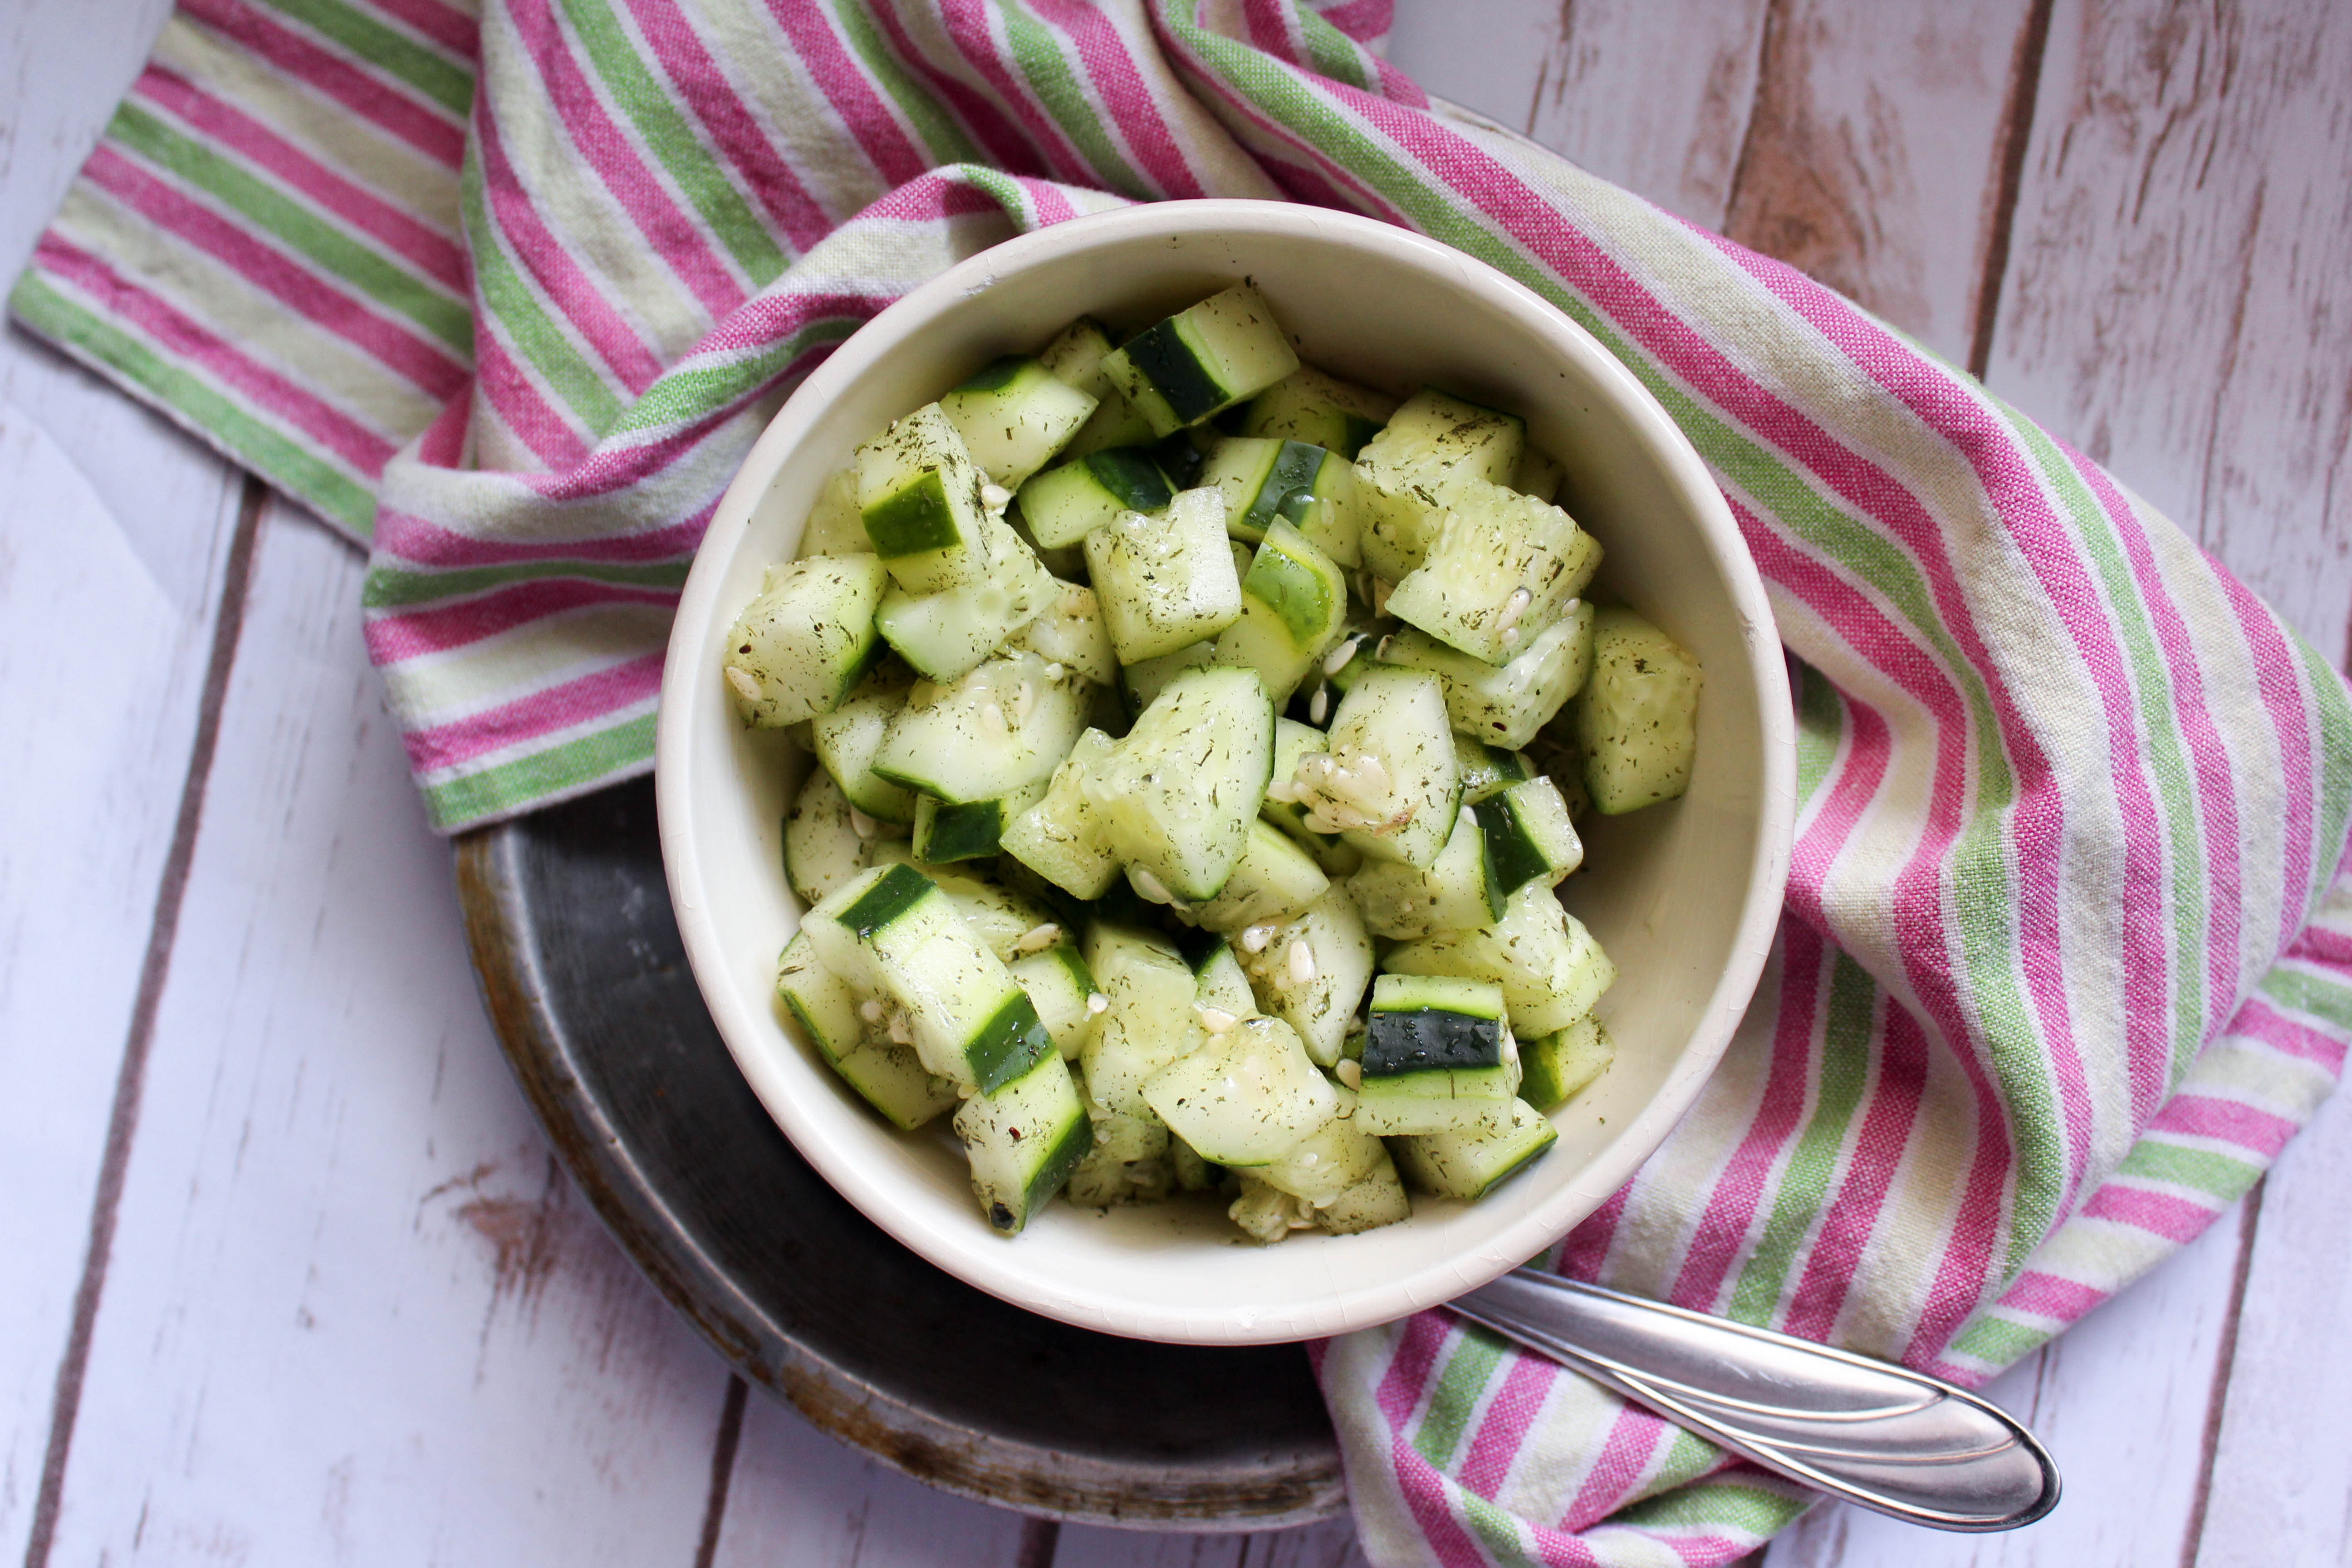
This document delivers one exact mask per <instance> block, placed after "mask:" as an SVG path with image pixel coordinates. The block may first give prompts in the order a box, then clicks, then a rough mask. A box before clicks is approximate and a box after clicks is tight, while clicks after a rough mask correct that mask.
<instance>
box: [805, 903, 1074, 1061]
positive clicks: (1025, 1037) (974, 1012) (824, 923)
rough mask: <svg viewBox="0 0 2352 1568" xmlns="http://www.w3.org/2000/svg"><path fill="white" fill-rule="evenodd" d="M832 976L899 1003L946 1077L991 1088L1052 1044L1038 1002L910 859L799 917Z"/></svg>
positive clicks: (902, 1022)
mask: <svg viewBox="0 0 2352 1568" xmlns="http://www.w3.org/2000/svg"><path fill="white" fill-rule="evenodd" d="M801 929H802V930H803V931H806V932H808V934H809V939H810V941H811V942H812V943H813V944H814V947H815V950H816V954H817V957H818V958H819V959H820V960H821V961H822V962H823V963H824V966H825V967H826V968H828V969H830V970H832V971H833V972H834V973H835V974H838V975H840V976H841V977H842V978H843V979H845V980H846V981H848V982H849V983H850V984H853V985H856V986H858V987H860V988H861V989H863V990H865V991H866V992H867V993H869V994H874V995H876V996H877V997H881V996H887V998H888V999H889V1000H890V1002H891V1003H893V1004H894V1005H895V1008H894V1016H893V1017H892V1018H891V1021H890V1028H891V1037H892V1038H894V1039H896V1038H898V1036H899V1035H900V1034H902V1033H903V1034H904V1036H905V1038H904V1039H903V1040H901V1041H900V1043H902V1044H908V1045H911V1046H913V1047H914V1048H915V1054H916V1056H917V1057H919V1058H921V1060H922V1064H923V1066H924V1067H925V1068H927V1069H929V1071H931V1072H934V1073H936V1074H938V1075H939V1076H940V1077H941V1078H946V1079H954V1080H955V1081H956V1082H958V1083H960V1084H971V1085H973V1086H976V1087H977V1088H978V1089H980V1091H981V1092H982V1094H987V1093H991V1092H993V1091H994V1090H995V1089H999V1088H1001V1087H1002V1086H1003V1085H1004V1084H1006V1083H1009V1082H1011V1081H1012V1080H1013V1079H1015V1078H1018V1077H1020V1076H1021V1075H1022V1074H1023V1073H1025V1072H1026V1071H1027V1070H1028V1069H1029V1068H1030V1066H1031V1065H1032V1064H1033V1063H1034V1061H1035V1060H1036V1058H1038V1056H1040V1055H1041V1054H1042V1055H1053V1054H1054V1043H1053V1040H1052V1038H1051V1037H1049V1036H1048V1035H1047V1034H1046V1033H1045V1025H1044V1024H1043V1023H1041V1022H1039V1020H1038V1017H1037V1009H1036V1008H1035V1007H1034V1006H1033V1005H1031V1004H1030V1001H1029V998H1028V996H1027V994H1025V993H1024V992H1023V991H1022V989H1021V987H1020V986H1019V985H1017V984H1014V983H1013V976H1012V974H1011V973H1009V972H1008V971H1007V970H1006V969H1005V967H1004V965H1003V963H1001V962H999V961H998V959H997V957H996V955H995V954H994V953H992V952H989V951H988V949H987V948H985V947H983V946H982V945H981V942H980V940H979V939H978V938H977V937H975V936H974V935H973V934H972V932H971V929H970V928H969V927H967V926H966V925H965V924H964V921H963V917H962V916H961V914H960V913H958V912H957V910H956V906H955V905H954V903H953V902H951V901H950V900H949V898H948V896H947V895H946V894H945V893H943V892H941V891H940V889H939V887H938V885H937V884H935V883H934V882H932V881H931V879H929V878H928V877H925V876H924V875H923V874H922V873H921V872H919V871H917V870H915V869H913V868H910V867H907V866H887V867H876V868H874V869H872V870H870V871H867V872H866V873H864V874H863V875H861V876H859V877H857V878H856V879H854V880H852V881H850V882H849V883H847V884H845V886H843V887H841V888H838V889H835V891H834V892H833V893H832V894H831V896H829V897H827V898H826V899H825V900H824V901H823V902H821V903H819V904H817V905H816V906H815V907H814V908H813V909H811V910H809V911H808V912H807V914H805V915H804V916H803V917H802V924H801Z"/></svg>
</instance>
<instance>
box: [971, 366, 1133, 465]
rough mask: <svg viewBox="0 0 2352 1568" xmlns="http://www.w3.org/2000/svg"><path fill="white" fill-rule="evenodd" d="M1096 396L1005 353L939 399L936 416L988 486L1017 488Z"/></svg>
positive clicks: (1081, 420)
mask: <svg viewBox="0 0 2352 1568" xmlns="http://www.w3.org/2000/svg"><path fill="white" fill-rule="evenodd" d="M1095 403H1096V400H1095V398H1094V397H1093V396H1092V395H1089V394H1087V393H1085V392H1082V391H1080V390H1079V389H1078V388H1076V387H1075V386H1072V385H1070V384H1068V383H1067V382H1066V381H1064V380H1062V379H1061V378H1060V377H1059V376H1056V375H1055V374H1054V373H1053V372H1052V371H1051V370H1049V369H1047V368H1046V367H1045V365H1044V364H1043V363H1040V362H1039V361H1037V360H1034V359H1032V358H1029V357H1028V356H1027V355H1024V354H1006V355H1004V356H1003V358H1001V359H997V360H993V361H992V362H991V363H989V364H988V365H987V366H986V368H984V369H982V371H980V372H979V373H978V374H975V375H973V376H972V377H971V379H969V380H967V381H966V382H964V384H962V385H961V386H959V387H957V388H956V389H955V390H954V391H953V392H950V393H949V394H948V395H946V396H944V397H942V398H940V413H942V414H944V415H946V416H947V418H948V423H949V424H950V425H952V426H955V430H956V434H957V435H958V436H961V437H963V446H964V450H965V451H967V452H969V453H971V460H972V461H973V462H975V463H977V464H979V465H980V471H981V472H982V473H983V474H985V475H987V476H988V478H989V480H990V481H991V482H992V483H994V484H999V485H1003V487H1004V488H1005V489H1020V488H1021V485H1022V482H1023V481H1024V480H1025V479H1028V478H1029V476H1030V475H1032V474H1034V473H1035V472H1036V471H1037V470H1038V469H1040V468H1044V467H1045V465H1046V464H1047V463H1049V462H1051V461H1053V459H1054V454H1055V453H1056V452H1059V451H1060V450H1061V449H1062V448H1063V447H1066V446H1068V445H1069V444H1070V438H1071V437H1074V436H1076V434H1077V433H1078V430H1079V427H1080V426H1083V425H1085V424H1086V422H1087V418H1088V417H1089V416H1091V415H1092V414H1093V413H1094V411H1095Z"/></svg>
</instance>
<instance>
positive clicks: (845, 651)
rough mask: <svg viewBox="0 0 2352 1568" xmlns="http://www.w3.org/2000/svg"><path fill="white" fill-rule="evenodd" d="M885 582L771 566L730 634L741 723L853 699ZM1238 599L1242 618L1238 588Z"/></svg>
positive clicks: (847, 568)
mask: <svg viewBox="0 0 2352 1568" xmlns="http://www.w3.org/2000/svg"><path fill="white" fill-rule="evenodd" d="M1219 548H1220V552H1222V550H1223V545H1222V543H1221V544H1220V546H1219ZM888 581H889V579H888V578H887V576H886V575H885V574H884V573H883V571H882V563H881V562H879V561H877V559H875V558H874V557H873V556H871V555H826V556H820V557H818V558H817V559H815V560H813V561H793V562H787V563H784V564H782V565H779V566H772V567H770V568H769V569H768V577H767V582H766V583H765V584H764V585H762V586H761V590H760V596H759V597H758V598H756V599H754V600H752V601H751V604H749V605H746V606H744V610H743V613H742V615H741V616H739V617H737V619H736V622H735V624H734V626H731V627H730V628H729V629H728V633H727V658H726V659H725V661H724V670H725V674H726V679H727V689H728V692H729V694H730V696H732V697H733V698H734V700H735V710H736V711H737V712H739V713H740V714H741V715H742V717H743V721H744V722H745V723H747V724H750V725H752V726H754V727H755V728H758V729H761V730H781V729H782V728H783V727H784V726H785V725H787V724H797V723H799V722H800V721H802V720H803V719H814V718H815V717H816V716H817V715H818V714H820V713H829V712H831V711H832V710H833V709H834V707H835V705H836V704H838V703H839V702H840V701H841V700H842V699H843V698H845V697H846V696H848V695H849V691H850V689H851V688H852V687H854V686H856V684H857V678H858V677H859V676H861V675H863V674H865V673H866V666H867V665H868V664H870V663H872V662H873V659H874V655H875V653H876V651H877V649H878V648H879V647H881V644H880V642H879V641H878V640H877V637H875V635H874V611H875V608H876V606H877V605H880V604H881V602H882V590H883V588H884V586H885V585H886V584H887V583H888ZM1240 596H1241V589H1240V586H1239V584H1236V585H1235V586H1234V600H1235V604H1236V610H1235V613H1236V614H1239V609H1238V605H1239V600H1240Z"/></svg>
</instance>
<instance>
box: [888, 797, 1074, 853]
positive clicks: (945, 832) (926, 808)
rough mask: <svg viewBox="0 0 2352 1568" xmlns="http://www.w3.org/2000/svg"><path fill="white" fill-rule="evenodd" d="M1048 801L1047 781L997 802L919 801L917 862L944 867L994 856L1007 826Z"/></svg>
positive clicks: (917, 814)
mask: <svg viewBox="0 0 2352 1568" xmlns="http://www.w3.org/2000/svg"><path fill="white" fill-rule="evenodd" d="M1044 798H1045V780H1044V779H1038V780H1036V781H1034V783H1031V784H1024V785H1023V786H1022V787H1021V788H1019V789H1017V790H1014V791H1013V793H1012V794H1010V795H1001V796H999V797H998V798H996V799H994V800H965V801H955V802H952V803H950V802H948V801H942V800H937V799H934V798H933V797H931V796H930V795H918V796H917V797H916V799H915V858H917V859H918V860H920V861H922V862H924V863H925V864H926V865H931V866H944V865H947V864H949V863H950V862H952V861H957V860H977V859H980V858H982V857H984V856H992V855H994V854H995V853H996V852H997V850H998V848H999V847H1000V846H1001V845H1002V843H1003V837H1004V825H1005V824H1006V823H1008V822H1010V821H1012V820H1013V818H1014V817H1016V816H1020V815H1021V814H1022V813H1023V812H1024V811H1026V810H1028V809H1029V808H1030V807H1031V806H1033V805H1036V804H1037V803H1038V802H1039V801H1041V800H1043V799H1044Z"/></svg>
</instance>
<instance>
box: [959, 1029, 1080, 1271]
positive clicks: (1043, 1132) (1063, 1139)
mask: <svg viewBox="0 0 2352 1568" xmlns="http://www.w3.org/2000/svg"><path fill="white" fill-rule="evenodd" d="M955 1131H956V1136H957V1137H958V1138H961V1139H962V1140H963V1149H964V1153H965V1155H966V1156H967V1157H968V1158H969V1159H970V1160H971V1190H972V1192H973V1193H974V1194H976V1195H977V1196H978V1197H979V1199H980V1209H981V1212H982V1214H984V1215H987V1216H988V1223H989V1224H990V1225H992V1226H995V1227H996V1228H997V1229H998V1230H999V1231H1001V1232H1003V1234H1004V1235H1006V1236H1015V1235H1018V1234H1019V1233H1020V1231H1021V1227H1022V1226H1025V1225H1027V1224H1028V1223H1029V1219H1030V1216H1031V1215H1034V1214H1035V1213H1036V1212H1037V1211H1038V1210H1039V1209H1040V1208H1042V1207H1044V1206H1045V1201H1046V1200H1047V1199H1049V1198H1051V1197H1052V1196H1053V1195H1054V1194H1055V1193H1057V1192H1060V1191H1061V1190H1062V1184H1063V1183H1065V1182H1066V1181H1068V1180H1069V1177H1070V1173H1071V1171H1073V1170H1075V1169H1076V1167H1077V1163H1078V1162H1079V1161H1080V1160H1083V1159H1085V1158H1086V1156H1087V1150H1089V1149H1091V1148H1093V1147H1094V1127H1093V1124H1092V1123H1091V1122H1090V1121H1087V1108H1086V1107H1085V1106H1084V1105H1083V1104H1081V1103H1080V1102H1079V1100H1078V1086H1077V1085H1076V1083H1075V1082H1073V1081H1072V1080H1071V1078H1070V1068H1069V1064H1068V1063H1066V1062H1065V1061H1063V1060H1062V1058H1060V1057H1058V1056H1056V1055H1055V1054H1054V1053H1053V1052H1052V1051H1047V1052H1046V1053H1045V1055H1044V1056H1041V1057H1039V1058H1037V1059H1036V1060H1035V1061H1034V1062H1032V1063H1030V1064H1029V1066H1028V1067H1027V1068H1026V1069H1025V1070H1024V1071H1023V1072H1022V1074H1021V1075H1020V1076H1019V1077H1018V1078H1014V1079H1008V1080H1007V1081H1006V1082H1004V1083H1003V1084H1002V1085H1001V1086H999V1087H998V1088H997V1089H995V1090H994V1091H992V1092H990V1093H984V1094H975V1095H973V1096H972V1097H971V1099H970V1100H965V1101H964V1102H963V1104H962V1105H961V1106H960V1107H958V1108H957V1110H956V1113H955Z"/></svg>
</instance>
